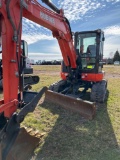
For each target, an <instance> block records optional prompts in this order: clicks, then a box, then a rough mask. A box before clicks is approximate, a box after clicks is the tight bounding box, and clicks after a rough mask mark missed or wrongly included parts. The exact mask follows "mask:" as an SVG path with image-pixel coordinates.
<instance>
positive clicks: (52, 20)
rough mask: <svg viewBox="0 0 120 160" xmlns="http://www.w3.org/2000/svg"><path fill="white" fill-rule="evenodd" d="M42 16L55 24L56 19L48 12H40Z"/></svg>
mask: <svg viewBox="0 0 120 160" xmlns="http://www.w3.org/2000/svg"><path fill="white" fill-rule="evenodd" d="M40 17H41V18H42V19H44V20H46V21H49V22H50V23H52V24H55V20H54V18H52V17H50V16H48V15H47V14H45V13H43V12H40Z"/></svg>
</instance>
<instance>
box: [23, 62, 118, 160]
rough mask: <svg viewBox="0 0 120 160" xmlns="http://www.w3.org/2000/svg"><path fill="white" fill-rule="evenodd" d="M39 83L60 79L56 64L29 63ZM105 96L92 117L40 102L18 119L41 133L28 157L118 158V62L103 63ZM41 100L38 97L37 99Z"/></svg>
mask: <svg viewBox="0 0 120 160" xmlns="http://www.w3.org/2000/svg"><path fill="white" fill-rule="evenodd" d="M33 67H34V70H35V72H34V73H35V74H38V75H39V76H40V79H41V81H40V83H39V84H37V85H35V86H33V90H35V91H39V90H40V88H41V87H43V86H49V85H50V84H51V83H53V82H56V81H57V80H59V79H60V75H59V71H60V66H33ZM104 71H105V72H106V79H107V80H108V91H107V99H106V101H105V103H103V104H99V103H97V113H96V116H95V118H94V119H93V120H91V121H90V120H85V119H83V118H82V117H81V116H80V115H79V114H75V113H72V112H70V111H68V110H65V109H63V108H60V107H59V106H55V105H53V104H50V103H47V102H43V103H42V104H39V105H38V107H37V108H36V109H35V111H34V113H31V114H29V115H28V116H27V117H26V118H25V121H24V122H23V123H22V125H23V126H26V127H27V128H33V129H34V130H38V131H39V133H40V134H42V136H41V139H40V143H39V146H38V147H37V148H36V150H35V155H34V156H33V158H32V160H120V66H112V65H111V66H104ZM40 103H41V101H40Z"/></svg>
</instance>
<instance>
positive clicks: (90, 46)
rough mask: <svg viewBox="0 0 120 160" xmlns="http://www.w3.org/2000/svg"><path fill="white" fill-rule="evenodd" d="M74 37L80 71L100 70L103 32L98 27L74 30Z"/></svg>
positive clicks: (91, 71) (92, 71)
mask: <svg viewBox="0 0 120 160" xmlns="http://www.w3.org/2000/svg"><path fill="white" fill-rule="evenodd" d="M74 37H75V49H76V53H77V58H78V59H80V60H78V65H81V66H80V67H81V70H80V72H81V73H98V72H101V71H102V63H101V62H102V58H103V45H104V40H105V38H104V32H103V31H101V30H100V29H98V30H95V31H83V32H76V33H75V36H74ZM79 62H81V64H79ZM82 79H83V78H82ZM83 80H84V79H83ZM88 80H89V79H88ZM95 81H96V80H95Z"/></svg>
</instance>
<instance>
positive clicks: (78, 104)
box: [45, 90, 96, 120]
mask: <svg viewBox="0 0 120 160" xmlns="http://www.w3.org/2000/svg"><path fill="white" fill-rule="evenodd" d="M45 101H48V102H52V103H54V104H58V105H60V106H61V107H64V108H65V109H69V110H71V111H73V112H76V113H79V114H80V115H82V116H83V117H85V118H87V119H90V120H91V119H93V117H94V116H95V113H96V106H95V103H94V102H89V101H84V100H82V99H79V98H73V97H70V96H67V95H63V94H60V93H57V92H53V91H51V90H47V91H46V93H45Z"/></svg>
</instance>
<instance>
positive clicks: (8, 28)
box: [0, 0, 107, 160]
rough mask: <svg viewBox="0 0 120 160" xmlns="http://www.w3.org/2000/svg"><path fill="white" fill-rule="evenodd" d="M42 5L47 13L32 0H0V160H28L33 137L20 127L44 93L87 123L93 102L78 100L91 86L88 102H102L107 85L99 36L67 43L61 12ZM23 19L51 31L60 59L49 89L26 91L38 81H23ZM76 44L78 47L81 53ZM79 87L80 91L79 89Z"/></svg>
mask: <svg viewBox="0 0 120 160" xmlns="http://www.w3.org/2000/svg"><path fill="white" fill-rule="evenodd" d="M42 2H44V3H45V4H46V5H47V6H49V7H50V8H51V9H48V8H45V7H43V6H42V5H41V4H40V3H38V2H37V0H0V37H1V39H2V79H3V82H2V83H3V84H2V85H3V99H2V100H0V128H1V131H0V159H1V160H13V159H15V160H27V159H30V153H31V152H32V150H33V149H34V147H35V144H36V143H37V142H38V139H37V138H33V137H32V136H29V135H28V133H27V132H26V131H25V129H24V128H21V127H20V124H21V122H23V120H24V118H25V116H26V115H27V114H28V113H30V112H33V111H34V110H35V107H36V106H37V103H38V102H39V100H40V98H41V97H42V95H43V94H44V93H45V94H46V99H47V100H52V101H53V102H58V103H60V105H62V106H63V107H65V108H68V109H71V110H73V111H75V112H77V113H78V112H79V113H80V114H81V115H83V116H84V117H86V118H88V119H92V118H93V117H94V115H95V103H94V102H88V101H83V100H81V99H80V97H81V95H82V94H83V93H84V92H86V90H87V89H88V88H91V90H92V92H91V93H92V94H91V98H92V100H93V101H104V99H105V98H104V97H105V93H106V86H107V85H106V84H107V83H106V81H105V80H103V72H102V56H103V41H104V33H103V32H102V31H101V30H96V31H89V32H83V33H82V32H76V33H75V34H74V37H75V39H74V42H73V34H72V31H71V28H70V24H69V21H68V19H67V18H66V17H65V16H64V12H63V10H62V9H58V8H57V7H56V6H55V5H54V4H52V3H51V2H50V1H49V0H42ZM23 17H25V18H27V19H29V20H31V21H33V22H35V23H37V24H39V25H41V26H43V27H45V28H48V29H49V30H51V31H52V34H53V37H55V38H56V39H57V41H58V44H59V46H60V50H61V53H62V57H63V62H62V72H61V77H62V80H61V81H59V82H57V83H54V84H52V85H51V86H50V87H49V89H48V88H47V87H43V88H42V89H41V90H40V91H39V92H32V91H29V87H30V86H29V85H30V84H31V83H37V82H38V81H39V80H38V79H39V78H38V77H34V76H28V77H27V78H26V75H25V74H29V73H30V74H31V72H32V71H31V69H26V65H25V63H24V61H25V59H26V55H27V43H26V42H25V41H22V40H21V34H22V18H23ZM95 41H96V42H95ZM97 41H99V42H97ZM88 45H89V46H88ZM81 46H84V49H82V50H83V51H81V49H80V47H81ZM87 47H88V48H87ZM85 50H89V51H85ZM81 87H82V88H84V90H83V91H79V89H80V88H81ZM98 90H99V92H98ZM80 93H81V94H80ZM100 93H102V95H99V94H100ZM79 94H80V95H79ZM100 96H101V97H100ZM24 149H25V151H24Z"/></svg>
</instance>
